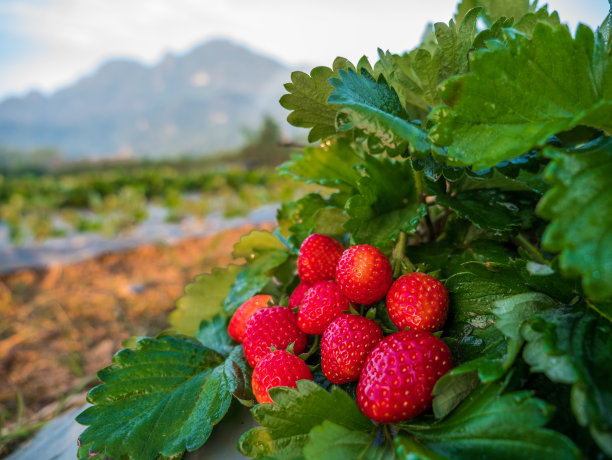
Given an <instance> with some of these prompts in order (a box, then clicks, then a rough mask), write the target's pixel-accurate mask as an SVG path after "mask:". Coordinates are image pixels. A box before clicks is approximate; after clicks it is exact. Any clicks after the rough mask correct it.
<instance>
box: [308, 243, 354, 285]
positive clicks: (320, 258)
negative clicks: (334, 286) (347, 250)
mask: <svg viewBox="0 0 612 460" xmlns="http://www.w3.org/2000/svg"><path fill="white" fill-rule="evenodd" d="M343 250H344V247H343V246H342V244H341V243H340V242H339V241H336V240H334V239H333V238H330V237H329V236H325V235H320V234H318V233H313V234H312V235H310V236H309V237H308V238H306V239H305V240H304V242H303V243H302V246H300V255H299V256H298V261H297V269H298V275H300V279H301V280H302V281H304V282H305V283H308V284H314V283H316V282H317V281H324V280H333V279H334V278H335V277H336V264H337V263H338V259H339V258H340V255H341V254H342V251H343Z"/></svg>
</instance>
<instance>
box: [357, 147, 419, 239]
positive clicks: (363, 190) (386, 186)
mask: <svg viewBox="0 0 612 460" xmlns="http://www.w3.org/2000/svg"><path fill="white" fill-rule="evenodd" d="M363 169H364V173H365V175H364V177H362V178H361V179H360V180H359V183H358V185H357V187H358V192H359V193H358V194H356V195H353V196H352V197H351V198H349V200H348V201H347V203H346V212H347V214H348V215H349V216H350V219H349V220H348V221H347V222H346V224H345V227H346V229H347V230H349V231H351V232H353V235H352V237H353V239H354V240H355V242H357V243H368V244H371V245H373V246H378V247H383V248H384V247H387V246H389V245H390V244H391V243H392V241H393V240H394V239H395V238H396V237H397V235H398V234H399V232H400V231H402V232H406V233H412V232H414V230H415V229H416V228H417V226H418V224H419V222H420V220H421V217H423V215H424V213H425V206H424V205H423V204H422V203H420V202H419V200H418V197H417V192H416V186H415V181H414V173H413V172H412V168H411V167H410V164H409V163H408V162H397V161H395V160H390V159H387V158H380V159H379V158H375V157H372V156H368V157H366V159H365V165H364V168H363Z"/></svg>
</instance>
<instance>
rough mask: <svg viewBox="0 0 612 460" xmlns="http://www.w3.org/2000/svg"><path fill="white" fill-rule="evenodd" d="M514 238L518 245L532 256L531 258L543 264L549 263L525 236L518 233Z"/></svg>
mask: <svg viewBox="0 0 612 460" xmlns="http://www.w3.org/2000/svg"><path fill="white" fill-rule="evenodd" d="M514 239H515V240H516V243H518V246H521V247H522V248H523V249H524V250H525V251H527V253H528V254H529V255H530V256H531V257H532V258H533V260H535V261H536V262H539V263H541V264H544V265H550V262H549V261H548V260H546V259H545V258H544V256H543V255H542V253H541V252H540V250H539V249H538V248H537V247H535V246H534V245H533V244H531V242H530V241H529V240H528V239H527V238H526V237H525V235H523V234H522V233H519V234H518V235H517V236H515V237H514Z"/></svg>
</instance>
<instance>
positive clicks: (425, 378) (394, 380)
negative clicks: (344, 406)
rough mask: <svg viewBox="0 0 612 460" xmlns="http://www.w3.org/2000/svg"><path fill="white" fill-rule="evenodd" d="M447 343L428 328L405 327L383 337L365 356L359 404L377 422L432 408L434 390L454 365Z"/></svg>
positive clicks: (392, 420) (358, 386)
mask: <svg viewBox="0 0 612 460" xmlns="http://www.w3.org/2000/svg"><path fill="white" fill-rule="evenodd" d="M452 366H453V364H452V361H451V353H450V350H449V349H448V347H447V346H446V344H445V343H444V342H443V341H442V340H440V339H439V338H437V337H436V336H435V335H433V334H431V333H429V332H425V331H413V330H406V331H400V332H396V333H395V334H391V335H389V336H387V337H385V338H384V339H383V340H381V341H380V342H379V343H378V345H377V346H376V348H374V350H372V352H371V353H370V355H369V356H368V358H367V359H366V362H365V365H364V366H363V370H362V371H361V376H360V377H359V383H358V384H357V405H358V406H359V408H360V409H361V412H363V413H364V414H365V415H367V416H368V417H370V418H371V419H372V420H374V421H375V422H381V423H393V422H398V421H400V420H406V419H409V418H412V417H416V416H417V415H419V414H420V413H421V412H423V411H424V410H426V409H428V408H429V407H431V401H432V396H431V392H432V390H433V387H434V385H435V384H436V382H437V381H438V379H439V378H440V377H442V376H443V375H444V374H446V372H448V371H449V370H450V369H451V368H452Z"/></svg>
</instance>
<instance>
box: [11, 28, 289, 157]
mask: <svg viewBox="0 0 612 460" xmlns="http://www.w3.org/2000/svg"><path fill="white" fill-rule="evenodd" d="M289 74H290V70H289V68H288V67H286V66H285V65H283V64H282V63H280V62H278V61H276V60H274V59H272V58H269V57H266V56H263V55H261V54H257V53H255V52H253V51H251V50H249V49H248V48H245V47H243V46H240V45H238V44H236V43H234V42H231V41H228V40H222V39H217V40H211V41H208V42H205V43H204V44H202V45H200V46H198V47H196V48H194V49H192V50H191V51H190V52H188V53H186V54H184V55H180V56H177V55H173V54H168V55H166V56H165V58H164V59H163V60H161V61H160V62H159V63H158V64H156V65H153V66H151V65H145V64H141V63H139V62H137V61H133V60H126V59H118V60H112V61H109V62H107V63H105V64H103V65H102V66H101V67H100V68H99V69H98V70H96V71H95V72H94V73H92V74H91V75H89V76H86V77H83V78H81V79H80V80H78V81H77V82H76V83H74V84H73V85H71V86H69V87H66V88H64V89H61V90H59V91H57V92H55V93H54V94H52V95H50V96H48V97H47V96H44V95H42V94H40V93H38V92H31V93H30V94H28V95H27V96H25V97H14V98H10V99H7V100H5V101H3V102H1V103H0V146H1V147H4V148H10V149H18V150H32V149H35V148H40V147H53V148H56V149H58V150H60V151H61V152H62V153H63V154H64V155H66V156H67V157H69V158H82V157H105V156H111V155H137V156H161V155H171V154H177V153H206V152H208V153H211V152H214V151H218V150H220V149H230V148H234V147H237V146H239V145H241V144H242V143H243V141H244V136H243V133H244V130H245V129H249V130H256V129H258V128H259V126H261V124H262V119H263V117H264V115H270V116H272V117H273V118H275V119H277V120H281V119H284V118H285V117H286V113H284V111H283V109H282V108H281V107H280V106H279V104H278V99H279V97H280V96H281V95H282V93H283V83H285V82H287V81H289V78H290V76H289Z"/></svg>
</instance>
